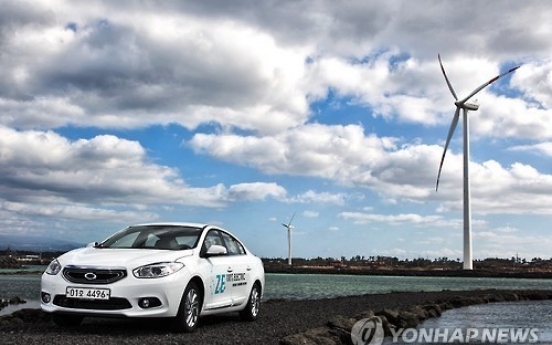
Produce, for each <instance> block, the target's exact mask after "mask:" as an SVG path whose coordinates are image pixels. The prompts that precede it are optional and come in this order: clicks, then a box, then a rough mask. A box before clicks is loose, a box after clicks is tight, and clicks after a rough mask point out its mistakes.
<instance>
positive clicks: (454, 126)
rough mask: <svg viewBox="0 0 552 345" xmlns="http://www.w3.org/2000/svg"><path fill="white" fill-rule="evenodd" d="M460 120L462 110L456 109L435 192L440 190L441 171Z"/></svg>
mask: <svg viewBox="0 0 552 345" xmlns="http://www.w3.org/2000/svg"><path fill="white" fill-rule="evenodd" d="M459 118H460V108H458V107H457V108H456V112H455V113H454V117H453V118H452V123H451V124H450V128H449V132H448V135H447V142H446V143H445V149H444V150H443V156H442V157H441V163H440V164H439V172H438V173H437V183H436V184H435V191H437V190H438V189H439V180H440V179H441V170H442V169H443V162H444V161H445V155H446V154H447V148H448V146H449V144H450V139H451V138H452V135H453V134H454V131H455V130H456V126H457V125H458V119H459Z"/></svg>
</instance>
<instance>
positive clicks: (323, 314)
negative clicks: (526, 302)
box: [0, 290, 490, 345]
mask: <svg viewBox="0 0 552 345" xmlns="http://www.w3.org/2000/svg"><path fill="white" fill-rule="evenodd" d="M488 293H490V291H488V290H486V291H463V292H458V291H454V292H453V291H443V292H414V293H413V292H405V293H390V294H372V295H364V296H351V297H340V298H332V299H323V300H298V301H282V300H280V301H267V302H265V303H263V304H262V305H261V314H260V316H259V319H258V320H257V321H255V322H243V321H241V320H240V319H239V316H238V315H237V314H229V315H224V316H211V317H204V318H202V319H200V327H199V328H198V330H197V331H196V332H195V333H192V334H174V333H171V332H170V330H169V328H168V322H167V321H166V320H138V321H137V320H127V319H98V318H85V320H84V322H83V324H82V325H81V326H79V327H77V328H74V329H62V328H59V327H57V326H55V325H54V324H53V322H52V321H50V320H45V321H37V322H33V323H25V324H23V325H20V326H18V327H12V328H8V329H4V330H2V331H0V344H3V345H7V344H25V345H33V344H52V345H56V344H62V345H75V344H79V345H80V344H83V345H86V344H91V345H92V344H93V345H108V344H117V345H121V344H164V345H165V344H210V345H211V344H263V345H269V344H278V343H279V341H280V339H282V338H283V337H285V336H287V335H290V334H296V333H300V332H303V331H306V330H307V329H309V328H315V327H318V326H322V325H324V324H326V322H327V321H328V320H329V319H330V318H332V317H333V316H335V315H344V316H355V315H357V314H360V313H361V312H362V311H365V310H368V309H372V310H380V309H382V308H384V307H385V308H400V307H405V306H410V305H421V304H427V303H431V302H436V301H443V300H447V299H451V298H454V297H456V296H479V295H483V294H488Z"/></svg>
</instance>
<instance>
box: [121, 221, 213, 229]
mask: <svg viewBox="0 0 552 345" xmlns="http://www.w3.org/2000/svg"><path fill="white" fill-rule="evenodd" d="M135 226H186V227H191V228H200V229H203V228H205V227H207V226H211V225H210V224H205V223H188V222H157V223H141V224H132V225H130V226H129V227H135Z"/></svg>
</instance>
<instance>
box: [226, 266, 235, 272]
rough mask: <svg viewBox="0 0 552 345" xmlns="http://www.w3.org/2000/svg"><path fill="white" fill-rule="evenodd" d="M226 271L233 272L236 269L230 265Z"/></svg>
mask: <svg viewBox="0 0 552 345" xmlns="http://www.w3.org/2000/svg"><path fill="white" fill-rule="evenodd" d="M226 272H228V273H232V272H234V270H233V269H232V267H228V269H227V270H226Z"/></svg>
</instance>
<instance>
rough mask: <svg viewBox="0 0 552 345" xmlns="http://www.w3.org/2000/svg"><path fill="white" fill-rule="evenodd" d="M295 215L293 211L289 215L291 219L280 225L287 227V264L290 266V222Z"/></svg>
mask: <svg viewBox="0 0 552 345" xmlns="http://www.w3.org/2000/svg"><path fill="white" fill-rule="evenodd" d="M294 217H295V213H293V215H292V216H291V219H290V220H289V222H288V223H287V224H285V223H282V225H283V226H284V227H285V228H286V229H287V235H288V265H290V266H291V230H293V225H291V222H292V221H293V218H294Z"/></svg>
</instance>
